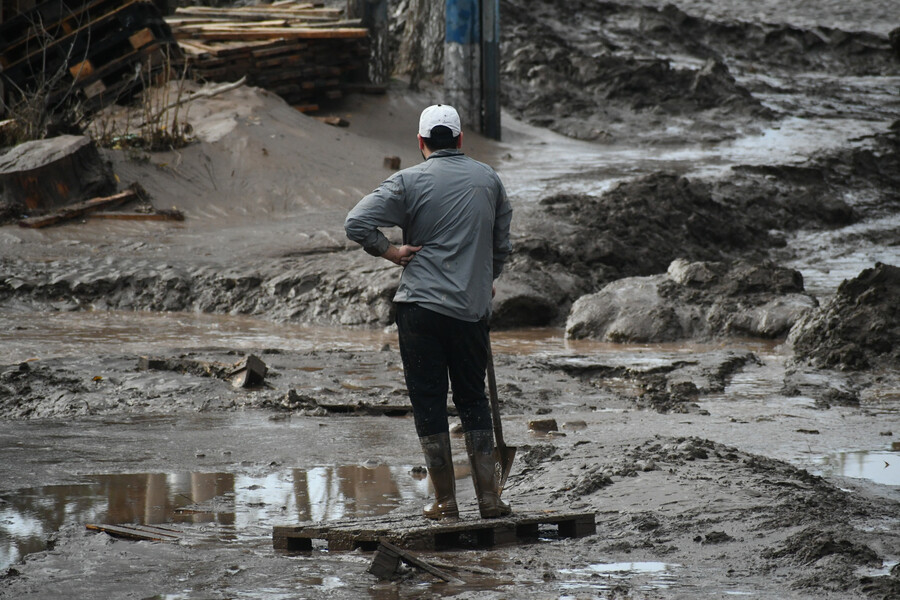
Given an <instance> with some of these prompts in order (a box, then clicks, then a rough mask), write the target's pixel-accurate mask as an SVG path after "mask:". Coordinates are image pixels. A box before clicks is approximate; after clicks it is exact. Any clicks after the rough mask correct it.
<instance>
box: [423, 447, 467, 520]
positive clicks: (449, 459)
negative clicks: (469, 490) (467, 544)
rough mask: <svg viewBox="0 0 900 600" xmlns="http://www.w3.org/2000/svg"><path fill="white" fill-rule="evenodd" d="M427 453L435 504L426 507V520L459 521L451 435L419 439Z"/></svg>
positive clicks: (426, 464)
mask: <svg viewBox="0 0 900 600" xmlns="http://www.w3.org/2000/svg"><path fill="white" fill-rule="evenodd" d="M419 442H420V443H421V444H422V452H424V453H425V466H426V467H428V477H429V478H431V485H432V486H434V502H433V503H432V504H431V505H429V506H426V507H425V509H424V510H423V514H424V515H425V518H426V519H434V520H436V521H439V520H441V519H458V518H459V508H458V507H457V505H456V477H454V476H453V454H452V453H451V451H450V434H449V433H436V434H434V435H428V436H425V437H421V438H419Z"/></svg>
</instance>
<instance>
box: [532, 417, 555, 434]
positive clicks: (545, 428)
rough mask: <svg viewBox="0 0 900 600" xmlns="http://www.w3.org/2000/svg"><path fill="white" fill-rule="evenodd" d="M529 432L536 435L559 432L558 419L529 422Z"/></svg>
mask: <svg viewBox="0 0 900 600" xmlns="http://www.w3.org/2000/svg"><path fill="white" fill-rule="evenodd" d="M528 430H529V431H533V432H535V433H548V432H551V431H559V425H557V424H556V419H534V420H532V421H528Z"/></svg>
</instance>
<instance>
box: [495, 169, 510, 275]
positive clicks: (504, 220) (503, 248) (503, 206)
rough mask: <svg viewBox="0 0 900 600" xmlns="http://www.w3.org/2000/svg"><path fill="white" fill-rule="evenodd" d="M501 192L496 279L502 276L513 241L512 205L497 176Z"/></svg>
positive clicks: (496, 223) (498, 208) (496, 215)
mask: <svg viewBox="0 0 900 600" xmlns="http://www.w3.org/2000/svg"><path fill="white" fill-rule="evenodd" d="M497 185H498V186H499V188H500V189H499V193H498V197H497V212H496V214H495V216H494V279H497V278H498V277H500V273H502V272H503V265H504V264H506V259H507V258H508V257H509V255H510V253H511V252H512V243H511V242H510V241H509V226H510V223H511V222H512V206H511V205H510V203H509V198H508V197H507V196H506V188H504V187H503V182H501V181H500V178H499V177H498V178H497Z"/></svg>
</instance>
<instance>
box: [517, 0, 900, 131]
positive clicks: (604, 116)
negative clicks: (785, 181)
mask: <svg viewBox="0 0 900 600" xmlns="http://www.w3.org/2000/svg"><path fill="white" fill-rule="evenodd" d="M502 5H503V7H504V8H505V9H506V10H505V14H506V15H508V19H509V22H510V26H509V27H507V28H506V29H505V31H504V32H503V34H502V40H501V43H502V48H503V52H504V54H503V56H504V59H505V60H504V63H503V75H504V77H505V81H506V82H508V83H509V85H508V87H507V88H505V92H504V93H505V96H504V101H505V102H504V104H505V105H506V106H508V107H509V108H510V110H512V111H513V112H514V114H516V116H518V117H520V118H522V119H524V120H526V121H528V122H530V123H532V124H535V125H538V126H541V127H549V128H551V129H554V130H555V131H558V132H560V133H563V134H565V135H568V136H571V137H577V138H580V139H592V140H595V139H602V140H606V141H614V140H618V139H622V138H623V137H626V136H628V137H631V138H632V139H633V136H634V131H633V128H632V127H631V125H632V123H633V121H634V119H635V118H639V119H643V120H644V121H645V124H649V125H650V126H651V128H652V129H655V131H653V133H652V135H651V136H648V137H647V138H642V139H645V141H647V142H650V143H657V144H658V143H661V142H666V141H674V140H676V139H677V140H679V141H681V140H683V139H685V137H687V138H689V139H692V140H694V141H712V140H717V139H724V138H728V137H732V136H734V134H735V131H736V130H737V129H739V128H741V127H747V126H751V124H752V123H753V122H754V121H758V120H759V119H766V118H773V117H775V116H776V115H777V114H778V112H779V108H778V107H777V106H771V107H770V106H767V105H766V103H765V102H764V100H765V98H764V96H765V95H766V94H767V93H770V92H775V91H779V92H783V91H786V90H787V89H790V90H791V91H792V92H794V93H797V92H800V93H806V91H801V89H802V88H805V87H806V86H808V85H809V83H803V82H802V80H801V79H799V78H795V77H794V76H795V75H796V74H797V73H811V72H823V73H826V72H827V73H829V74H831V75H837V74H840V75H844V76H848V75H852V76H865V75H889V74H896V72H897V64H896V54H895V50H894V48H893V47H892V42H891V39H889V37H888V36H887V35H881V34H872V33H867V32H848V31H842V30H840V29H835V28H830V27H824V26H816V27H813V28H809V29H807V28H800V27H795V26H791V25H786V24H779V23H758V22H757V23H754V22H748V21H744V20H738V19H734V18H726V19H724V20H721V21H713V20H709V19H704V18H701V17H697V16H696V15H689V14H687V13H686V12H684V11H683V10H682V9H680V8H678V7H677V6H675V5H672V4H666V5H665V6H663V7H661V8H656V7H652V6H634V5H631V4H630V3H613V2H586V1H582V2H568V3H566V4H565V5H564V6H558V5H557V4H556V3H551V2H543V3H533V2H530V3H528V4H527V6H525V5H520V3H518V2H515V1H513V0H510V1H508V2H504V3H502ZM729 17H730V16H729ZM576 21H578V22H580V23H581V26H580V27H579V28H577V29H575V30H574V31H573V28H572V27H571V23H573V22H576ZM763 73H765V76H764V77H763V76H760V75H761V74H763ZM779 80H781V81H779ZM776 81H778V83H775V82H776ZM810 83H812V82H810ZM809 91H810V92H812V90H809ZM598 108H599V110H598ZM635 113H637V115H636V114H635ZM673 129H675V130H677V137H675V136H670V135H669V133H670V132H671V131H672V130H673ZM638 135H639V136H640V135H641V134H638Z"/></svg>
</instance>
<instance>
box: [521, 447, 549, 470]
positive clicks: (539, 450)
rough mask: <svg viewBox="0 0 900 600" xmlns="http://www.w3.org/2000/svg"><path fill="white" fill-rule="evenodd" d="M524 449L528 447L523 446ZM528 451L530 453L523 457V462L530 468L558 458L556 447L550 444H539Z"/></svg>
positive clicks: (528, 448)
mask: <svg viewBox="0 0 900 600" xmlns="http://www.w3.org/2000/svg"><path fill="white" fill-rule="evenodd" d="M522 449H523V450H524V449H526V447H525V446H523V447H522ZM527 450H528V451H527V452H525V454H523V455H522V458H521V460H522V462H523V463H525V464H526V465H528V466H529V467H534V466H536V465H538V464H540V463H542V462H544V461H546V460H549V459H551V458H553V457H555V456H557V454H556V446H552V445H550V444H538V445H536V446H531V447H527Z"/></svg>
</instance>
